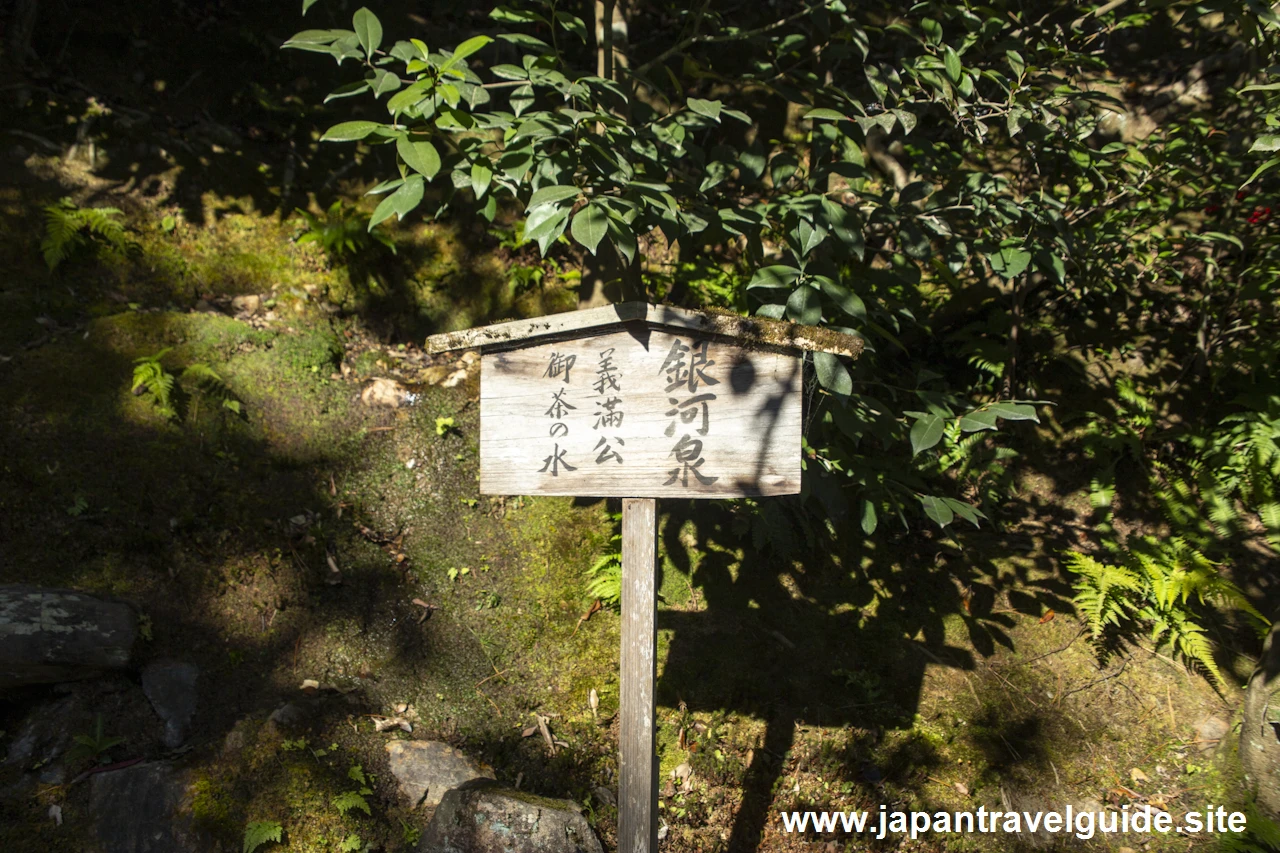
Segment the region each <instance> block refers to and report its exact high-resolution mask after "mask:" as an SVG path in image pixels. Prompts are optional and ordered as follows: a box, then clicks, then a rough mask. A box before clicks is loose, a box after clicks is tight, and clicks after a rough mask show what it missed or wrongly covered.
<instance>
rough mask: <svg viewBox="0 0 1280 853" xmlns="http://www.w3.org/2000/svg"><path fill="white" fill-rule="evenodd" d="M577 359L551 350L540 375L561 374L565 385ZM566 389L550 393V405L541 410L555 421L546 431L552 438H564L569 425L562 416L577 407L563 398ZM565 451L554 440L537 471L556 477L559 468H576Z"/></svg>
mask: <svg viewBox="0 0 1280 853" xmlns="http://www.w3.org/2000/svg"><path fill="white" fill-rule="evenodd" d="M577 360H578V357H577V356H576V355H568V356H566V355H561V354H560V353H556V352H553V353H551V359H550V362H549V363H548V364H547V369H546V371H545V372H544V373H543V374H542V375H543V377H544V378H550V379H559V378H560V377H561V375H563V376H564V383H565V385H566V386H567V385H568V384H569V369H570V368H571V367H573V363H574V362H575V361H577ZM568 390H569V389H568V388H567V387H566V388H558V389H557V390H556V391H555V392H554V393H553V394H552V395H551V405H550V406H548V407H547V410H546V411H545V412H543V414H544V415H546V416H547V417H549V418H551V419H553V420H554V421H555V423H553V424H552V425H551V429H550V430H549V431H548V434H549V435H550V436H551V437H552V438H566V437H568V435H569V425H568V424H567V423H565V422H564V418H565V415H567V414H568V413H569V412H571V411H573V410H574V409H576V408H578V407H577V406H575V405H573V404H572V403H570V402H569V401H568V400H566V399H565V392H566V391H568ZM565 452H566V451H564V450H561V449H560V442H558V441H557V442H555V443H554V449H553V450H552V451H551V454H550V455H549V456H547V458H545V459H543V460H542V467H541V468H539V469H538V473H539V474H548V473H549V474H550V475H551V476H552V477H558V476H560V469H561V468H564V469H565V470H566V471H576V470H578V469H577V467H576V466H574V465H570V464H569V463H568V461H566V460H565V458H564V455H565Z"/></svg>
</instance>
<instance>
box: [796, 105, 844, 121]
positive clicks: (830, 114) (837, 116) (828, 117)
mask: <svg viewBox="0 0 1280 853" xmlns="http://www.w3.org/2000/svg"><path fill="white" fill-rule="evenodd" d="M804 117H805V118H806V119H808V120H809V121H814V120H815V119H821V120H825V121H848V120H849V117H848V116H847V115H845V114H844V113H842V112H840V111H839V110H832V109H827V108H826V107H818V108H817V109H815V110H809V112H807V113H805V114H804Z"/></svg>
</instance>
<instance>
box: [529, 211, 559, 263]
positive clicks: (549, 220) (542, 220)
mask: <svg viewBox="0 0 1280 853" xmlns="http://www.w3.org/2000/svg"><path fill="white" fill-rule="evenodd" d="M568 222H569V211H567V210H562V209H560V208H557V207H552V206H549V205H548V206H544V207H540V208H538V209H537V210H535V211H533V212H532V213H531V214H529V218H528V219H527V220H526V221H525V228H524V238H525V239H526V240H533V241H534V242H536V243H537V244H538V250H539V251H540V252H542V254H543V256H544V257H545V256H546V254H547V250H548V249H550V248H551V244H552V243H554V242H555V241H556V240H558V239H560V235H561V234H563V233H564V227H565V225H566V224H568Z"/></svg>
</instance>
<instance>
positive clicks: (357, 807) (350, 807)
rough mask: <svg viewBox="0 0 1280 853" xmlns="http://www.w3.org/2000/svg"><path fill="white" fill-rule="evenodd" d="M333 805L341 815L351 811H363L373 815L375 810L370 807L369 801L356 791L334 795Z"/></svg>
mask: <svg viewBox="0 0 1280 853" xmlns="http://www.w3.org/2000/svg"><path fill="white" fill-rule="evenodd" d="M333 807H334V808H335V809H337V810H338V814H340V815H346V813H347V812H349V811H362V812H364V813H365V814H367V815H370V816H372V815H373V810H372V809H370V808H369V801H368V800H366V799H365V798H364V797H363V796H361V795H360V794H359V793H358V792H356V791H347V792H345V793H342V794H339V795H338V796H336V797H334V798H333Z"/></svg>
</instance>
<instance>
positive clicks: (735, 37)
mask: <svg viewBox="0 0 1280 853" xmlns="http://www.w3.org/2000/svg"><path fill="white" fill-rule="evenodd" d="M703 5H704V8H705V5H706V4H705V3H704V4H703ZM825 6H826V3H825V2H824V3H818V4H815V5H813V6H808V7H806V8H804V9H801V10H800V11H799V12H795V13H793V14H790V15H787V16H786V17H785V18H779V19H778V20H776V21H774V22H773V23H771V24H765V25H764V26H762V27H756V28H755V29H754V30H745V31H744V32H740V33H731V34H730V33H725V34H722V35H718V36H702V35H697V34H696V33H695V34H694V35H692V36H690V37H689V38H687V39H683V40H681V41H678V42H676V43H675V44H674V45H672V46H671V47H669V48H667V49H666V50H664V51H663V52H662V53H660V54H658V56H656V57H655V58H653V59H651V60H649V61H648V62H646V63H645V64H644V65H641V66H640V67H639V68H637V69H636V70H635V71H634V72H632V73H633V74H635V75H636V76H637V77H641V76H644V75H645V74H646V73H648V71H649V70H650V69H651V68H653V67H654V66H655V65H661V64H662V63H663V62H665V61H666V60H667V59H669V58H670V57H671V56H673V55H675V54H677V53H681V52H683V51H684V50H686V49H687V48H690V47H693V46H694V45H695V44H721V43H724V42H728V41H739V40H741V39H749V38H754V37H756V36H759V35H764V34H765V33H769V32H773V31H774V30H776V29H779V28H780V27H785V26H786V25H787V24H789V23H791V22H792V21H794V20H796V19H797V18H803V17H804V16H805V15H809V14H812V13H813V12H814V11H815V10H817V9H821V8H824V7H825ZM700 17H701V15H699V18H700Z"/></svg>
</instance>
